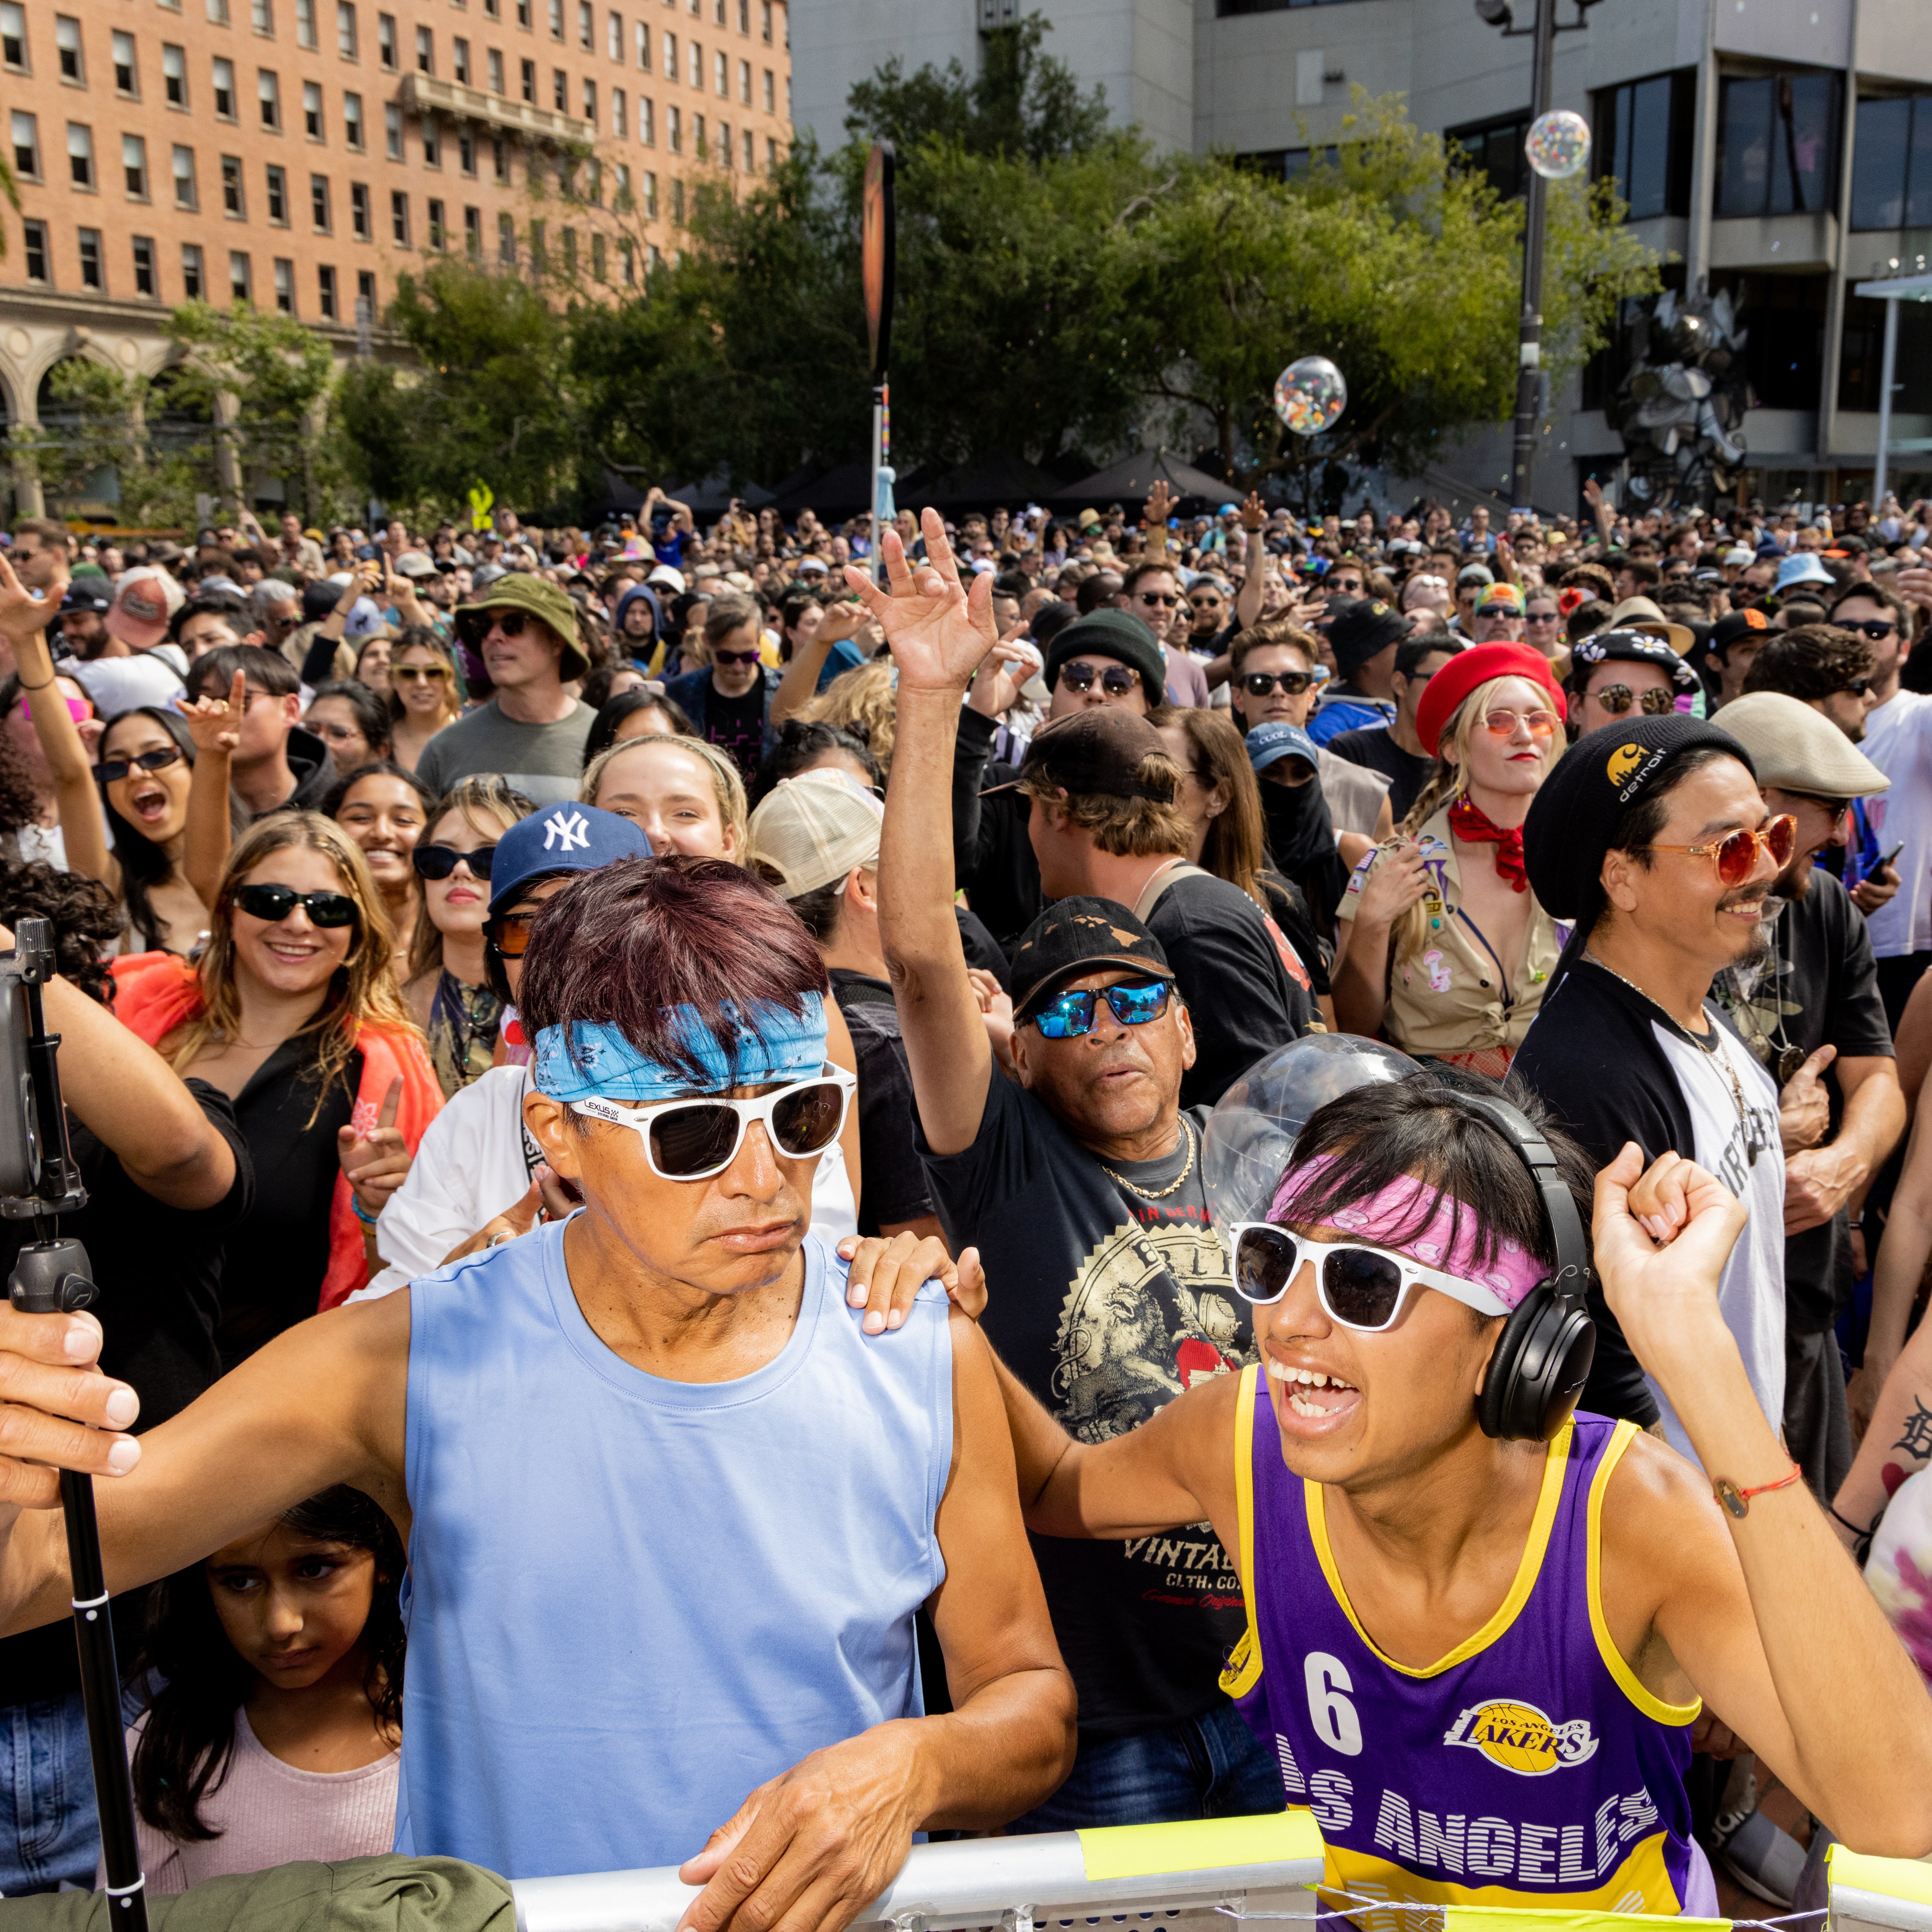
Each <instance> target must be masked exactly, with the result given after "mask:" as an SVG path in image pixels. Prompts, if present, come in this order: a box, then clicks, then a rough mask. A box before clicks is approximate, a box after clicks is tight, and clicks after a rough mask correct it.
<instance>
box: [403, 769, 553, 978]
mask: <svg viewBox="0 0 1932 1932" xmlns="http://www.w3.org/2000/svg"><path fill="white" fill-rule="evenodd" d="M535 810H536V802H535V800H534V799H528V798H526V797H525V796H523V793H521V792H520V791H519V790H517V788H516V787H515V786H514V785H513V784H511V782H510V781H509V780H508V778H503V777H501V776H499V775H498V774H497V773H496V772H474V773H472V775H470V776H469V777H468V778H458V780H457V781H456V782H455V784H453V785H452V786H451V787H450V788H449V790H448V791H446V793H444V794H443V796H442V797H440V799H437V802H435V804H434V805H431V807H430V810H429V816H428V817H427V818H425V820H423V836H424V837H425V838H428V836H429V835H430V833H431V832H434V830H435V829H436V827H437V823H438V822H439V821H440V820H443V819H445V818H447V817H449V814H451V813H452V811H460V812H461V813H462V814H463V817H465V818H466V819H467V820H469V823H470V824H471V825H472V826H474V827H475V829H477V830H478V831H481V829H482V821H483V820H486V819H490V818H494V819H496V820H499V821H500V823H499V829H498V832H497V836H498V837H499V838H501V837H502V835H503V833H504V832H507V831H508V830H509V829H510V827H511V826H513V825H514V824H515V823H516V822H517V820H518V819H520V818H527V817H529V815H530V814H531V813H532V812H533V811H535ZM442 967H443V935H442V934H441V933H440V932H438V931H437V927H436V924H435V922H434V920H432V919H431V917H430V916H429V895H428V892H419V893H418V894H417V895H416V931H415V932H414V933H413V934H412V935H411V936H410V964H409V975H410V979H411V980H420V979H421V978H422V976H423V975H424V974H425V973H434V972H440V971H441V970H442Z"/></svg>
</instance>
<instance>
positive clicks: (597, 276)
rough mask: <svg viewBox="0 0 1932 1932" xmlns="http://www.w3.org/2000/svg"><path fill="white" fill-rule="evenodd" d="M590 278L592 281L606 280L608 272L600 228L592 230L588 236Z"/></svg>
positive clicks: (608, 277) (607, 279) (608, 278)
mask: <svg viewBox="0 0 1932 1932" xmlns="http://www.w3.org/2000/svg"><path fill="white" fill-rule="evenodd" d="M590 278H591V280H592V281H596V282H607V281H609V280H610V267H609V263H608V259H607V255H606V254H605V251H604V236H603V233H602V231H601V229H599V230H595V231H593V232H592V235H591V237H590Z"/></svg>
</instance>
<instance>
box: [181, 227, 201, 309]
mask: <svg viewBox="0 0 1932 1932" xmlns="http://www.w3.org/2000/svg"><path fill="white" fill-rule="evenodd" d="M181 293H182V294H183V295H184V296H185V297H186V298H187V300H188V301H190V302H199V301H200V300H201V299H202V297H203V296H205V295H206V294H207V293H208V278H207V276H206V275H205V273H204V272H203V271H202V262H201V245H200V244H199V242H183V243H182V244H181Z"/></svg>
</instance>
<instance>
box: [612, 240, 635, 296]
mask: <svg viewBox="0 0 1932 1932" xmlns="http://www.w3.org/2000/svg"><path fill="white" fill-rule="evenodd" d="M617 254H618V256H619V259H620V260H622V263H623V264H624V286H625V287H626V288H627V289H634V288H635V287H637V244H636V243H635V242H633V241H632V240H631V238H630V237H629V236H628V235H624V236H619V238H618V241H617Z"/></svg>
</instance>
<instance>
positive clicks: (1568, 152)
mask: <svg viewBox="0 0 1932 1932" xmlns="http://www.w3.org/2000/svg"><path fill="white" fill-rule="evenodd" d="M1523 153H1524V154H1525V156H1526V157H1527V158H1528V160H1529V164H1530V166H1532V167H1533V168H1534V169H1535V170H1536V172H1538V174H1540V175H1541V176H1542V177H1543V178H1544V180H1545V181H1567V180H1568V178H1569V177H1570V176H1571V175H1580V174H1581V173H1582V172H1583V169H1585V167H1586V166H1588V165H1589V159H1590V124H1589V121H1586V120H1585V119H1584V118H1583V115H1580V114H1576V113H1571V110H1569V109H1568V108H1567V107H1558V108H1555V109H1553V110H1551V112H1550V113H1547V114H1540V115H1538V116H1537V118H1535V120H1534V121H1532V122H1531V123H1530V124H1529V133H1527V134H1526V135H1525V136H1524V137H1523Z"/></svg>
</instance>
